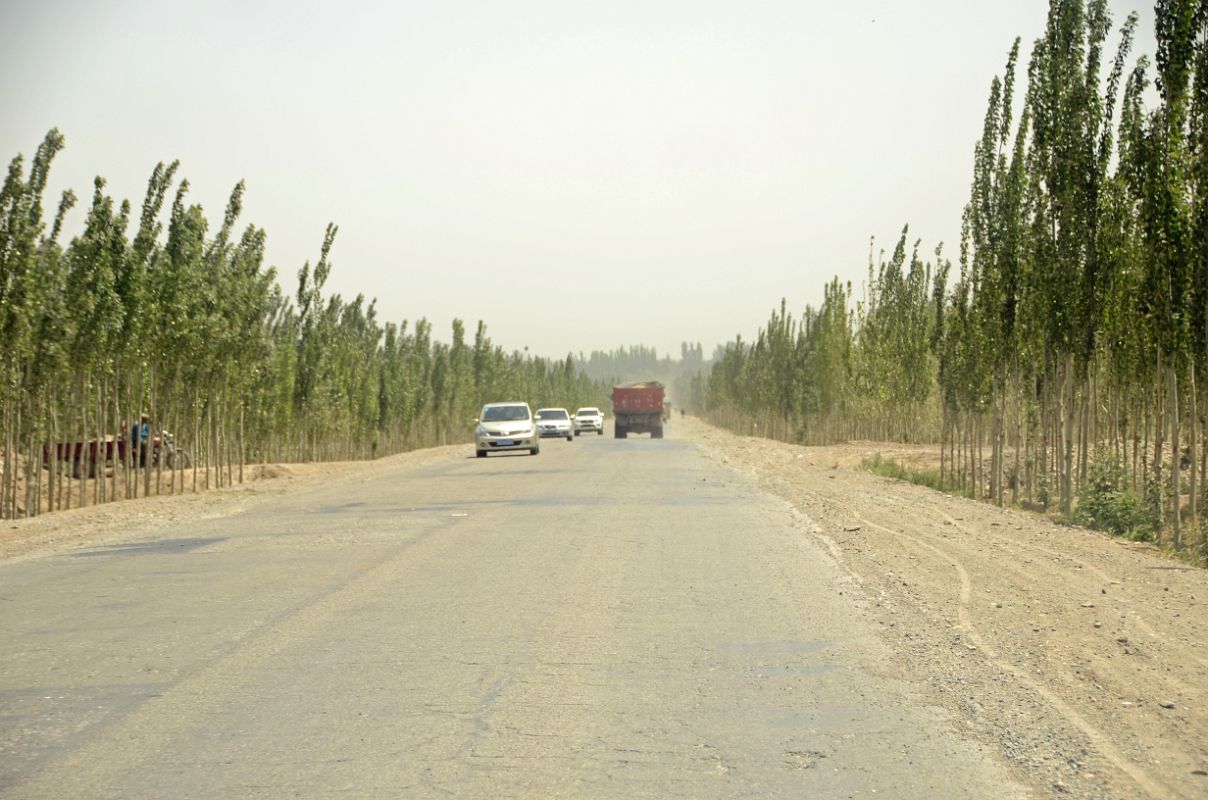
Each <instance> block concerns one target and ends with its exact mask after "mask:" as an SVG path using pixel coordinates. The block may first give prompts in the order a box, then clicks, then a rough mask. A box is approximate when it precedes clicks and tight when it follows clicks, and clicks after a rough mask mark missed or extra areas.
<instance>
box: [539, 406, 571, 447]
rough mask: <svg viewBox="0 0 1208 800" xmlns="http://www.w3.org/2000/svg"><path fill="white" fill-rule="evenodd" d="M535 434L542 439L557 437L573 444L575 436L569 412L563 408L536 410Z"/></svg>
mask: <svg viewBox="0 0 1208 800" xmlns="http://www.w3.org/2000/svg"><path fill="white" fill-rule="evenodd" d="M537 433H539V434H540V435H541V437H542V438H546V437H549V436H557V437H559V438H562V439H566V441H568V442H573V441H574V440H575V435H574V427H573V426H572V424H571V421H570V412H569V411H567V410H566V409H565V408H539V409H537Z"/></svg>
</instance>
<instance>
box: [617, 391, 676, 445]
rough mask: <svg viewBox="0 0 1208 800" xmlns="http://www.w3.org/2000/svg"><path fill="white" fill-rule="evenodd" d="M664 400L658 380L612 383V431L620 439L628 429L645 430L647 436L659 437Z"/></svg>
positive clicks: (629, 430) (634, 430) (628, 432)
mask: <svg viewBox="0 0 1208 800" xmlns="http://www.w3.org/2000/svg"><path fill="white" fill-rule="evenodd" d="M664 400H665V397H664V395H663V384H661V383H659V382H658V381H645V382H644V383H626V384H623V385H621V386H614V387H612V412H613V430H614V433H613V435H614V436H615V437H616V438H618V439H624V438H625V437H626V436H628V435H629V434H631V433H649V434H650V438H651V439H662V438H663V401H664Z"/></svg>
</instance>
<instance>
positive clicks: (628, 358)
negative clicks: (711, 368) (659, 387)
mask: <svg viewBox="0 0 1208 800" xmlns="http://www.w3.org/2000/svg"><path fill="white" fill-rule="evenodd" d="M579 362H580V364H581V365H582V367H583V371H584V372H586V373H587V375H588V376H589V377H591V378H593V379H595V380H598V381H602V382H604V383H606V384H618V383H629V382H633V381H648V380H655V381H660V382H662V383H663V384H665V385H666V386H667V390H668V397H670V398H671V399H672V401H673V402H674V403H676V404H679V405H682V406H685V407H693V399H694V396H693V393H692V381H693V380H694V379H696V378H697V377H698V376H699V375H700V374H701V373H702V372H703V371H704V370H705V368H706V366H707V364H708V362H707V360H706V359H705V353H704V348H703V347H702V346H701V344H700V342H696V343H692V342H681V343H680V357H679V359H674V358H672V357H671V356H669V355H662V356H660V355H659V354H658V350H657V349H655V348H653V347H649V346H647V345H641V344H639V345H630V346H628V347H619V348H617V349H616V350H608V351H604V350H593V351H592V352H591V354H590V355H588V356H584V355H583V354H582V353H580V354H579Z"/></svg>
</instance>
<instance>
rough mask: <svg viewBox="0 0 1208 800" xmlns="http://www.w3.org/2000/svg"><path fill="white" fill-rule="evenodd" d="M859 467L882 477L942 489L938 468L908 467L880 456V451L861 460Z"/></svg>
mask: <svg viewBox="0 0 1208 800" xmlns="http://www.w3.org/2000/svg"><path fill="white" fill-rule="evenodd" d="M860 468H861V469H863V470H866V471H868V472H871V473H873V474H874V475H880V476H882V477H884V478H894V479H895V480H899V481H907V482H908V483H914V484H917V485H919V486H926V487H927V488H928V489H936V490H938V491H943V490H944V487H943V483H942V481H940V473H939V470H935V469H919V468H917V467H908V466H905V465H903V464H899V463H898V462H897V461H894V460H893V459H889V458H882V457H881V454H880V453H877V454H875V455H874V456H873V457H872V458H866V459H864V460H863V461H861V462H860Z"/></svg>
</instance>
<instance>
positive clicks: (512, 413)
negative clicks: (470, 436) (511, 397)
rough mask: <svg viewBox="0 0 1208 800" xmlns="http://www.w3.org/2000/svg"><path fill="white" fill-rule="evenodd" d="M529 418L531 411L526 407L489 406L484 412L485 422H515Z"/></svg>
mask: <svg viewBox="0 0 1208 800" xmlns="http://www.w3.org/2000/svg"><path fill="white" fill-rule="evenodd" d="M528 418H529V410H528V408H526V407H525V406H487V407H486V408H484V409H483V410H482V421H483V422H515V421H517V420H522V419H528Z"/></svg>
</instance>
